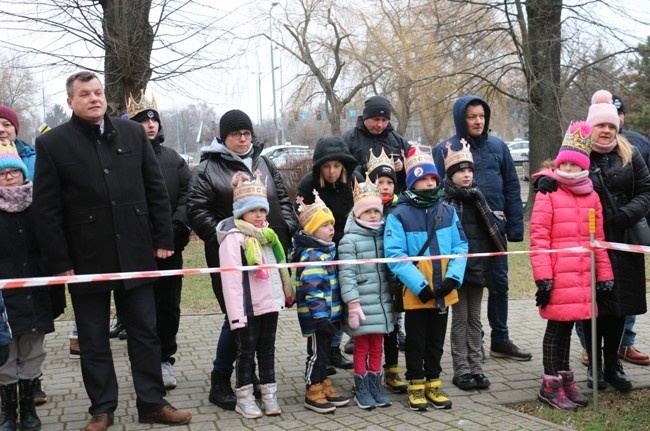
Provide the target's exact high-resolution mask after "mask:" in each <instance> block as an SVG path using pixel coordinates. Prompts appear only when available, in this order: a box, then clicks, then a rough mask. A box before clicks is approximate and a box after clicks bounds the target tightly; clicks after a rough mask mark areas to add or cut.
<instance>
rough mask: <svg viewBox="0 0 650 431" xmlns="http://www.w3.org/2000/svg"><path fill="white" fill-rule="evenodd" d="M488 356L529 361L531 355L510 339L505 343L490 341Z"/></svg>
mask: <svg viewBox="0 0 650 431" xmlns="http://www.w3.org/2000/svg"><path fill="white" fill-rule="evenodd" d="M490 356H492V357H493V358H508V359H514V360H515V361H530V360H531V358H532V357H533V355H532V354H531V353H530V352H528V351H527V350H524V349H520V348H519V347H517V345H516V344H515V343H513V342H512V341H507V342H505V343H492V347H490Z"/></svg>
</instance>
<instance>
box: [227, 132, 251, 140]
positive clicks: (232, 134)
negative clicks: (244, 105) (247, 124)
mask: <svg viewBox="0 0 650 431" xmlns="http://www.w3.org/2000/svg"><path fill="white" fill-rule="evenodd" d="M242 136H243V137H244V139H250V138H251V137H252V136H253V134H252V133H251V132H249V131H248V130H244V131H243V132H230V137H231V138H233V139H240V138H241V137H242Z"/></svg>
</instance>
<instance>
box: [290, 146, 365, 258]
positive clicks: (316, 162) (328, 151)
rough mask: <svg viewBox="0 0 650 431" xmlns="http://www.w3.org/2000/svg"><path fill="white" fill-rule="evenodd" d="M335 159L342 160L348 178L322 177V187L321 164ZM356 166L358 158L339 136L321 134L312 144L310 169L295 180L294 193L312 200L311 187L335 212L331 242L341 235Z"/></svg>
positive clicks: (349, 203)
mask: <svg viewBox="0 0 650 431" xmlns="http://www.w3.org/2000/svg"><path fill="white" fill-rule="evenodd" d="M333 160H337V161H339V162H341V163H343V167H344V168H345V171H346V172H347V182H345V183H343V182H342V181H341V179H340V178H339V180H338V181H337V182H335V183H328V182H326V181H325V187H321V186H320V168H321V165H323V163H325V162H330V161H333ZM356 166H357V161H356V159H355V158H354V157H352V155H351V154H350V152H349V151H348V148H347V146H346V145H345V144H344V143H343V141H342V140H341V138H340V137H338V136H329V137H327V138H320V139H319V140H318V142H316V147H315V148H314V156H313V164H312V171H311V172H310V173H308V174H307V175H305V176H304V177H302V179H301V180H300V183H299V184H298V190H297V192H296V195H297V196H302V197H303V198H304V200H305V203H307V204H312V203H314V199H315V198H314V194H313V190H316V191H317V192H318V195H319V197H320V198H321V200H322V201H323V202H324V203H325V205H327V208H329V209H330V211H332V214H334V231H335V233H334V243H335V244H336V245H338V243H339V241H340V240H341V238H342V237H343V229H344V228H345V222H346V220H347V217H348V214H349V213H350V211H351V210H352V207H353V206H354V201H353V200H352V184H353V182H354V181H353V179H352V175H353V173H354V169H355V167H356Z"/></svg>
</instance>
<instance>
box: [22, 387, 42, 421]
mask: <svg viewBox="0 0 650 431" xmlns="http://www.w3.org/2000/svg"><path fill="white" fill-rule="evenodd" d="M37 383H38V379H33V380H18V391H19V393H20V401H19V404H20V426H21V428H22V429H23V431H37V430H40V429H41V420H40V419H39V418H38V415H37V414H36V406H35V405H34V386H36V384H37Z"/></svg>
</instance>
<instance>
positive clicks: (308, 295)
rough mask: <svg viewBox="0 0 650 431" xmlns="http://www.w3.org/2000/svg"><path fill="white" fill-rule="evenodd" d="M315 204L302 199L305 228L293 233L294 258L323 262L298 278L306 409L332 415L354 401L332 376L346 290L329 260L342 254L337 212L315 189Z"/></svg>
mask: <svg viewBox="0 0 650 431" xmlns="http://www.w3.org/2000/svg"><path fill="white" fill-rule="evenodd" d="M313 193H314V196H315V200H314V203H313V204H311V205H307V204H305V203H304V201H303V200H302V198H301V197H298V198H297V201H298V220H299V221H300V225H301V226H302V229H301V230H300V231H298V232H297V233H296V234H295V235H294V237H293V244H292V251H291V259H290V260H291V261H292V262H317V263H319V264H317V265H314V266H306V267H300V268H296V271H295V274H294V277H295V278H294V281H295V286H296V303H297V304H298V321H299V322H300V329H301V331H302V335H303V336H304V337H306V338H307V364H306V372H305V383H306V386H307V387H306V392H305V402H304V405H305V408H307V409H309V410H312V411H315V412H317V413H331V412H333V411H335V410H336V408H337V407H342V406H345V405H347V404H348V403H349V402H350V400H349V399H348V398H347V397H344V396H341V395H339V394H338V393H337V392H336V389H334V386H333V385H332V380H330V379H329V378H327V364H328V363H329V355H330V341H331V339H332V337H333V336H334V334H335V332H336V326H335V325H334V323H337V322H340V320H341V316H342V306H341V289H340V287H339V284H338V280H337V270H336V266H334V265H328V262H330V261H333V260H334V259H335V258H336V245H335V244H334V241H333V239H334V215H333V214H332V211H330V209H329V208H327V206H326V205H325V204H324V203H323V201H322V200H321V199H320V197H319V196H318V193H317V192H316V191H315V190H314V192H313Z"/></svg>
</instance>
